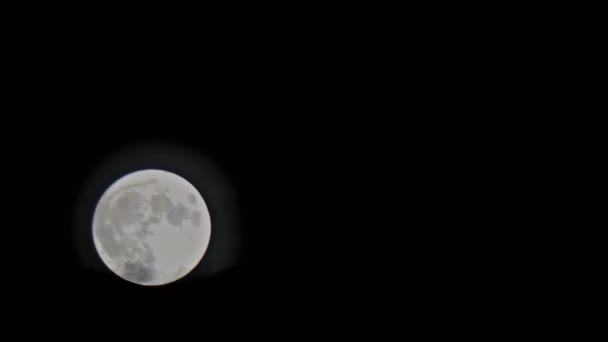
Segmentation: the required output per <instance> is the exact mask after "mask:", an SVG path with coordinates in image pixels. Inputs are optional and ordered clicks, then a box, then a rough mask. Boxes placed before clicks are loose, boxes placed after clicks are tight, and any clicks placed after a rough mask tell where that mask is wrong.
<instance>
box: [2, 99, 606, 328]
mask: <svg viewBox="0 0 608 342" xmlns="http://www.w3.org/2000/svg"><path fill="white" fill-rule="evenodd" d="M3 104H4V106H2V108H1V109H0V110H1V112H2V115H3V116H5V117H6V116H10V117H11V118H14V119H15V120H13V121H10V122H7V123H6V124H3V125H2V126H1V133H2V134H1V137H0V139H1V143H2V145H1V147H0V148H1V150H2V157H1V158H2V159H1V160H2V175H3V177H2V181H3V183H2V188H3V189H4V191H3V207H2V211H3V214H2V217H3V226H4V228H5V229H4V232H5V234H4V235H3V238H2V241H3V242H4V243H3V248H2V249H0V250H1V252H0V260H1V261H0V264H1V265H2V282H0V290H1V291H2V299H1V300H2V302H1V303H0V306H1V307H2V311H4V312H5V317H4V319H3V321H2V325H3V326H4V325H6V326H8V327H9V329H11V328H14V329H16V330H17V331H24V332H28V331H33V332H35V333H40V334H46V333H49V334H55V333H67V334H83V336H87V333H88V334H91V335H97V334H101V335H108V336H117V337H120V336H122V335H121V334H123V333H124V334H132V335H134V336H137V335H138V334H143V335H158V336H161V335H166V336H174V335H188V336H194V337H197V338H200V339H201V340H203V339H205V338H207V337H208V335H215V334H219V335H239V336H256V335H286V336H290V335H295V336H308V335H314V336H322V335H323V334H324V332H327V331H329V332H330V333H331V334H333V335H370V336H384V335H392V336H394V335H403V334H407V333H408V332H412V331H422V332H429V333H446V334H447V333H452V332H459V331H471V330H472V331H485V330H488V331H495V332H496V331H507V332H509V331H510V332H513V331H514V329H515V327H517V328H520V329H527V328H529V327H536V328H538V329H541V330H543V329H544V330H550V329H563V330H564V331H570V332H572V331H581V329H583V330H584V329H585V327H591V326H593V325H595V324H597V323H598V322H601V319H600V318H599V317H598V316H596V315H595V314H593V313H594V312H596V310H598V309H601V308H605V306H606V304H608V296H607V295H606V289H607V288H608V287H607V285H608V282H607V281H606V280H605V279H604V273H605V270H606V261H607V257H608V248H607V242H608V240H607V239H606V236H605V233H604V231H605V229H606V227H608V225H607V224H606V223H608V215H607V213H608V211H607V208H608V206H607V204H608V203H607V202H608V200H607V198H608V197H606V190H607V185H608V182H607V181H606V179H607V178H606V175H607V174H608V173H607V172H606V171H608V170H607V168H606V166H605V159H606V158H605V155H606V147H608V145H607V141H606V130H605V128H603V127H601V126H599V125H597V124H594V123H593V122H592V121H585V120H581V121H585V122H584V123H583V124H574V123H573V122H572V118H573V117H578V118H580V117H581V116H583V115H586V116H589V117H591V115H593V114H594V113H595V114H597V113H601V112H603V111H602V108H603V109H605V101H602V100H599V99H597V98H595V99H594V98H576V97H570V98H565V97H507V96H505V97H439V96H435V97H434V96H426V97H414V96H412V97H356V96H350V97H346V96H344V97H236V96H234V97H231V96H224V97H204V96H199V97H185V96H184V97H154V96H148V97H143V96H142V97H102V96H100V97H39V98H35V97H18V98H12V99H10V100H6V101H3ZM148 143H169V144H176V145H179V146H182V147H183V148H186V149H188V150H189V151H192V153H193V155H196V156H197V157H196V158H203V159H204V160H206V161H207V164H205V163H198V164H196V163H194V164H196V165H198V166H197V167H205V165H213V167H214V168H216V170H214V171H213V172H210V171H209V170H201V172H200V177H201V178H200V180H199V182H201V183H204V184H207V185H208V186H210V187H211V188H213V189H214V190H212V191H211V193H212V194H213V195H211V196H220V197H221V196H223V195H222V194H221V193H222V189H226V191H227V192H230V194H229V199H218V198H219V197H215V198H216V199H215V201H217V203H220V202H221V204H218V206H217V210H216V211H215V212H216V213H217V215H218V216H217V219H219V220H224V222H230V224H228V226H229V228H226V229H229V230H230V232H229V233H227V234H224V236H222V235H221V233H219V235H218V236H221V238H220V240H216V241H215V243H216V244H219V246H223V247H222V248H217V247H216V248H217V250H216V251H215V252H214V253H215V254H214V258H213V260H206V259H203V264H202V265H201V270H197V271H196V272H195V273H194V274H192V275H190V276H188V277H186V278H184V279H182V280H181V281H178V282H176V283H173V284H169V285H167V286H163V287H141V286H137V285H134V284H131V283H128V282H126V281H123V280H122V279H120V278H118V277H116V276H114V275H112V274H111V273H108V272H107V271H105V270H104V269H103V268H102V267H100V265H99V264H95V260H94V258H91V254H90V253H91V251H90V250H88V252H87V248H88V247H87V245H86V243H85V242H82V241H85V240H82V238H77V237H76V235H78V234H81V233H82V231H80V232H76V230H78V229H81V230H82V229H83V228H82V225H79V224H78V223H75V222H76V221H77V220H76V219H75V217H82V216H83V215H84V217H85V218H86V215H87V212H86V209H83V208H86V207H87V205H89V204H87V203H82V202H80V201H84V200H83V199H82V198H83V197H82V196H83V195H82V194H83V192H86V191H87V189H88V188H90V187H91V182H93V183H94V182H97V181H96V180H92V178H91V177H92V175H94V174H95V172H96V171H97V170H98V169H99V168H100V167H101V165H102V164H104V162H106V161H107V160H111V158H112V157H113V156H115V155H117V154H118V153H120V152H121V151H123V150H124V149H127V148H129V147H130V146H135V145H137V144H148ZM150 153H153V152H150ZM159 153H160V152H159ZM162 153H168V154H170V153H171V152H167V151H165V152H162ZM141 158H142V159H146V158H148V156H145V155H144V156H142V157H141ZM150 158H152V159H154V158H156V159H157V160H158V159H160V160H162V161H165V162H166V161H170V160H172V159H171V158H175V156H169V155H162V156H160V157H159V156H154V157H150ZM121 163H127V164H128V163H135V162H134V161H123V162H121ZM175 163H179V162H177V161H175ZM121 165H122V166H124V165H125V164H121ZM129 165H132V164H129ZM119 166H120V165H119ZM189 167H190V166H189ZM209 167H211V166H209ZM100 182H101V181H100ZM218 182H219V183H221V184H220V185H218V184H219V183H218ZM214 186H215V188H214ZM214 191H215V192H214ZM203 196H205V195H204V194H203ZM206 199H207V198H206ZM209 200H211V201H214V199H212V198H210V199H209ZM224 200H225V201H227V202H222V201H224ZM226 203H228V204H226ZM79 210H80V211H79ZM83 210H84V211H83ZM79 215H80V216H79ZM211 215H212V217H213V215H214V213H213V212H212V213H211ZM212 220H213V218H212ZM85 221H86V220H85ZM78 222H81V221H78ZM75 234H76V235H75ZM213 243H214V240H213V239H212V242H211V244H212V245H213ZM212 245H211V246H212ZM210 248H211V247H210ZM83 250H84V252H83ZM87 253H89V254H88V256H87ZM206 262H207V263H206ZM205 263H206V264H205ZM204 267H206V269H203V268H204ZM199 271H200V272H199Z"/></svg>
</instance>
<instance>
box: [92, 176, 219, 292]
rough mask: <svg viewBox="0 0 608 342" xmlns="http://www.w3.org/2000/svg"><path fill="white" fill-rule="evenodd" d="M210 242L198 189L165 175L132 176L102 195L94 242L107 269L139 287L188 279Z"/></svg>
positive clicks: (203, 205)
mask: <svg viewBox="0 0 608 342" xmlns="http://www.w3.org/2000/svg"><path fill="white" fill-rule="evenodd" d="M210 236H211V220H210V218H209V211H208V210H207V206H206V204H205V201H204V200H203V198H202V196H201V195H200V194H199V192H198V191H197V190H196V188H195V187H194V186H193V185H192V184H190V183H189V182H188V181H186V180H185V179H184V178H182V177H180V176H178V175H176V174H173V173H170V172H167V171H162V170H143V171H137V172H133V173H130V174H128V175H126V176H124V177H122V178H120V179H119V180H117V181H116V182H114V183H113V184H112V185H111V186H110V187H109V188H108V189H107V190H106V191H105V193H104V194H103V195H102V197H101V199H100V200H99V202H98V204H97V207H96V209H95V214H94V217H93V241H94V243H95V248H96V249H97V252H98V253H99V256H100V257H101V259H102V260H103V262H104V263H105V264H106V266H108V268H109V269H110V270H111V271H112V272H114V273H115V274H117V275H118V276H120V277H121V278H123V279H125V280H128V281H130V282H133V283H136V284H140V285H163V284H167V283H171V282H174V281H176V280H178V279H180V278H182V277H184V276H185V275H187V274H188V273H189V272H190V271H192V269H193V268H194V267H196V266H197V265H198V263H199V262H200V261H201V259H202V258H203V256H204V254H205V251H206V250H207V246H208V244H209V239H210Z"/></svg>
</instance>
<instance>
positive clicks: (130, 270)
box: [123, 261, 155, 284]
mask: <svg viewBox="0 0 608 342" xmlns="http://www.w3.org/2000/svg"><path fill="white" fill-rule="evenodd" d="M123 267H124V270H123V276H124V277H125V278H126V279H128V280H131V281H135V282H137V283H140V284H143V283H148V282H150V281H152V280H154V278H155V276H154V272H153V270H151V269H150V268H148V267H146V266H144V265H142V264H141V263H137V262H131V261H126V262H125V263H124V264H123Z"/></svg>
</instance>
